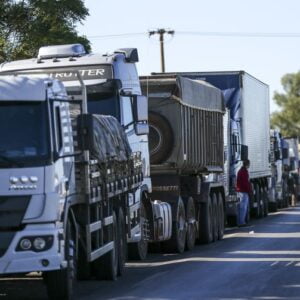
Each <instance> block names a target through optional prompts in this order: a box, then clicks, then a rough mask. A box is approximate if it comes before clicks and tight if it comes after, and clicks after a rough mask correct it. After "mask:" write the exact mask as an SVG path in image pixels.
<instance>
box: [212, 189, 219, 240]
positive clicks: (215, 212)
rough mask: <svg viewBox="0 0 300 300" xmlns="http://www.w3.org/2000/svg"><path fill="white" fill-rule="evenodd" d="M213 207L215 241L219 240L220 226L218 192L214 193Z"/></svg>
mask: <svg viewBox="0 0 300 300" xmlns="http://www.w3.org/2000/svg"><path fill="white" fill-rule="evenodd" d="M212 203H213V205H212V207H213V242H215V241H217V240H218V227H219V210H218V199H217V195H216V193H213V194H212Z"/></svg>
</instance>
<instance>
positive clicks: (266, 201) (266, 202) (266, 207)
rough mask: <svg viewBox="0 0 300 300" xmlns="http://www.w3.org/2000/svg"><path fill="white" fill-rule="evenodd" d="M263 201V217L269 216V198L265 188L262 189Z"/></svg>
mask: <svg viewBox="0 0 300 300" xmlns="http://www.w3.org/2000/svg"><path fill="white" fill-rule="evenodd" d="M263 201H264V217H267V216H268V214H269V196H268V191H267V189H266V188H264V189H263Z"/></svg>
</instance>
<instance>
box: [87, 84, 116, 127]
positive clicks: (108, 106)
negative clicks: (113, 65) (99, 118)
mask: <svg viewBox="0 0 300 300" xmlns="http://www.w3.org/2000/svg"><path fill="white" fill-rule="evenodd" d="M87 97H88V99H87V100H88V112H89V113H91V114H99V115H110V116H114V117H115V118H117V119H118V120H119V121H120V104H119V98H118V95H117V92H116V90H115V89H114V87H113V86H111V85H109V84H100V85H94V86H89V87H88V88H87Z"/></svg>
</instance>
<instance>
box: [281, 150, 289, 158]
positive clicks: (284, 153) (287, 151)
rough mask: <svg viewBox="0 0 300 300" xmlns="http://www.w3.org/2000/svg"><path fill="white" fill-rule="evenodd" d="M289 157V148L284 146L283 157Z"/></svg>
mask: <svg viewBox="0 0 300 300" xmlns="http://www.w3.org/2000/svg"><path fill="white" fill-rule="evenodd" d="M287 158H289V149H288V148H283V149H282V159H287Z"/></svg>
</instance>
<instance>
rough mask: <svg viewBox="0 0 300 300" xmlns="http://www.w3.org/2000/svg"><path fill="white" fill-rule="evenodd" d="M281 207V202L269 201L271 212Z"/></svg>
mask: <svg viewBox="0 0 300 300" xmlns="http://www.w3.org/2000/svg"><path fill="white" fill-rule="evenodd" d="M278 208H279V202H278V204H277V202H269V211H270V212H276V211H277V210H278Z"/></svg>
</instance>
